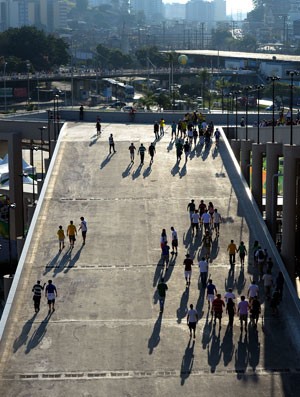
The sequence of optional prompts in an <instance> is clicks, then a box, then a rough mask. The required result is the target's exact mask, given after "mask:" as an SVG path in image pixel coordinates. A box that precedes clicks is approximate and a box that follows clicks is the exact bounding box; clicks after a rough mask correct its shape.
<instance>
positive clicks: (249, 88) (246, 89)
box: [245, 85, 252, 141]
mask: <svg viewBox="0 0 300 397" xmlns="http://www.w3.org/2000/svg"><path fill="white" fill-rule="evenodd" d="M250 90H252V87H251V85H249V86H247V87H245V91H246V141H248V106H249V91H250Z"/></svg>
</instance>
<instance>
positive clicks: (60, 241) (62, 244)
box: [57, 225, 65, 252]
mask: <svg viewBox="0 0 300 397" xmlns="http://www.w3.org/2000/svg"><path fill="white" fill-rule="evenodd" d="M57 236H58V249H59V252H61V250H62V249H64V248H65V232H64V230H63V227H62V226H61V225H60V226H58V231H57Z"/></svg>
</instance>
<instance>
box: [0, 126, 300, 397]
mask: <svg viewBox="0 0 300 397" xmlns="http://www.w3.org/2000/svg"><path fill="white" fill-rule="evenodd" d="M94 132H95V129H94V125H92V124H86V123H83V124H80V123H76V124H69V126H68V128H67V129H66V130H65V131H64V135H63V137H62V141H61V145H60V149H59V152H58V156H57V159H56V164H55V167H54V170H53V173H52V175H51V178H50V181H49V185H48V188H47V191H46V195H45V199H44V202H43V206H42V209H41V212H40V215H39V218H38V221H37V224H36V228H35V231H34V234H33V237H32V241H31V243H30V247H29V251H28V255H27V257H26V260H25V266H24V270H23V274H22V278H21V280H20V284H19V287H18V290H17V294H16V297H15V300H14V303H13V306H12V313H11V316H10V318H9V321H8V326H7V330H6V332H5V334H4V337H3V340H2V341H1V345H0V354H1V366H0V376H1V377H0V395H1V396H5V397H10V396H14V397H16V396H23V397H25V396H26V397H27V396H28V397H29V396H30V397H35V396H41V395H46V393H47V394H50V395H51V396H62V395H64V396H85V397H87V396H127V397H129V396H130V397H131V396H132V397H133V396H134V397H135V396H158V395H159V396H182V395H184V394H189V395H190V396H198V395H202V396H209V395H211V394H212V393H213V394H214V395H222V396H232V395H233V394H234V395H235V396H244V395H247V396H272V397H275V396H276V397H277V396H297V395H299V393H300V388H299V379H300V377H299V374H300V370H299V367H300V365H299V353H298V350H297V348H296V347H295V346H293V343H292V342H293V341H291V340H290V334H289V333H288V331H289V324H286V323H285V321H284V320H283V319H282V317H279V318H273V317H272V316H271V315H270V310H269V308H268V306H266V307H265V306H264V307H263V315H264V319H263V321H262V320H261V319H260V324H259V326H258V330H257V332H256V331H255V330H254V329H252V328H251V327H250V328H249V332H248V335H247V336H245V334H242V335H241V334H240V329H239V322H238V320H237V319H236V320H235V324H234V328H233V332H229V331H228V330H227V318H226V316H224V319H223V325H222V328H221V329H220V330H219V328H218V327H213V324H212V322H211V318H210V316H208V315H207V314H208V313H207V304H206V301H205V300H204V294H203V291H201V290H200V287H199V285H198V269H197V267H196V266H195V268H194V271H193V276H192V283H191V286H190V288H189V289H186V288H185V280H184V276H183V266H182V262H183V259H184V257H185V254H186V252H187V251H188V252H190V253H191V254H192V256H193V257H194V258H195V262H196V261H197V259H198V257H199V256H200V252H201V247H200V236H198V237H196V238H193V237H192V235H191V231H190V229H189V218H188V213H187V212H186V206H187V204H188V202H189V201H190V199H191V198H194V199H195V200H196V201H197V202H199V200H200V199H201V198H203V199H205V201H206V202H208V201H212V202H213V203H214V204H215V207H217V208H218V209H219V212H220V213H221V214H222V216H223V218H224V224H223V225H222V228H221V235H220V238H219V240H214V244H213V255H212V263H211V264H210V273H211V275H212V278H213V280H214V282H215V284H216V285H217V288H218V290H219V292H221V293H222V294H223V293H224V292H225V288H226V286H232V287H233V288H234V290H235V293H236V294H238V295H239V294H241V293H242V292H245V291H246V290H247V287H248V285H249V279H250V277H252V275H253V273H255V272H254V269H253V267H252V265H251V264H247V265H245V270H244V271H243V270H242V269H241V268H240V266H239V265H236V268H235V272H234V273H233V272H231V271H230V269H229V265H228V257H227V254H226V247H227V245H228V243H229V241H230V239H231V238H233V239H234V240H235V241H236V242H239V241H240V240H244V241H245V243H246V246H247V248H248V247H249V244H250V246H251V244H252V242H253V240H254V239H256V238H258V235H259V232H260V231H259V230H258V231H257V233H258V235H252V234H251V233H250V232H249V229H248V226H247V220H246V216H245V215H246V214H245V213H244V212H243V206H241V205H239V203H238V198H237V196H236V194H239V192H238V191H237V192H235V190H234V189H233V188H232V186H231V184H230V181H229V178H228V174H227V169H226V167H228V164H227V165H226V166H225V165H224V164H223V162H222V157H223V155H224V153H225V147H224V145H223V144H222V145H221V147H220V151H218V150H215V149H214V147H212V148H211V149H210V150H209V151H206V152H201V151H200V149H198V150H196V151H193V152H192V155H191V159H190V160H189V161H188V163H187V165H186V166H184V165H183V162H181V164H180V166H179V167H178V166H177V165H176V164H175V157H176V155H175V147H174V146H173V144H172V143H170V135H169V133H167V134H166V136H165V137H163V138H162V139H161V140H160V141H159V142H158V143H157V145H156V148H157V155H156V157H155V160H154V164H153V166H152V167H150V166H149V158H148V156H146V162H145V165H144V166H143V167H139V165H138V163H139V161H138V159H136V163H135V164H134V165H133V166H130V163H129V152H128V146H129V144H130V142H131V141H132V142H135V145H136V146H139V142H144V143H145V144H146V145H147V146H148V145H149V143H150V142H151V140H152V138H153V132H152V126H144V125H143V126H140V125H134V126H131V127H129V126H128V125H104V131H103V134H102V136H101V138H100V139H98V140H97V139H96V137H95V136H94ZM168 132H169V131H168ZM110 133H113V134H114V137H115V140H116V149H117V153H116V154H114V155H112V156H108V155H107V153H108V143H107V141H108V136H109V134H110ZM82 215H83V216H84V217H85V218H86V219H87V221H88V228H89V230H88V236H87V243H86V245H85V246H82V245H81V237H80V236H79V237H78V238H77V241H76V246H75V248H74V250H73V252H70V251H69V250H68V249H65V250H64V251H63V252H62V253H61V254H59V253H58V244H57V241H56V231H57V229H58V225H59V224H62V225H63V226H64V228H65V230H66V227H67V225H68V223H69V220H70V219H73V220H74V223H75V224H79V217H80V216H82ZM172 225H173V226H175V228H176V229H177V230H178V233H179V242H180V243H179V255H178V257H177V258H173V261H172V266H171V270H170V271H169V274H168V276H167V278H166V281H167V283H168V286H169V291H168V294H167V300H166V307H165V312H164V314H163V317H161V316H159V305H158V301H157V295H156V285H157V282H158V280H159V277H160V275H161V273H162V267H161V264H160V244H159V239H160V232H161V229H162V228H164V227H165V228H166V229H167V233H168V235H169V236H170V226H172ZM250 261H251V255H250ZM275 272H276V271H275ZM50 278H51V279H53V282H54V284H55V285H56V286H57V288H58V298H57V305H56V311H55V312H54V313H53V314H52V315H51V316H48V307H47V305H46V301H42V308H41V311H40V313H39V314H38V315H36V316H35V315H33V305H32V294H31V288H32V285H33V284H34V283H35V281H36V280H37V279H41V280H42V281H47V280H48V279H50ZM262 300H263V299H262ZM190 303H194V305H196V307H197V310H198V312H199V314H200V321H199V323H198V327H197V337H196V340H195V341H193V340H190V339H189V332H188V329H187V325H186V318H185V316H186V309H187V306H188V305H189V304H190ZM285 307H286V306H285ZM283 309H284V307H282V310H283Z"/></svg>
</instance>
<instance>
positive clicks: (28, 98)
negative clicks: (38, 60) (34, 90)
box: [26, 60, 30, 106]
mask: <svg viewBox="0 0 300 397" xmlns="http://www.w3.org/2000/svg"><path fill="white" fill-rule="evenodd" d="M26 67H27V105H28V106H29V102H30V83H29V72H30V61H28V60H27V61H26Z"/></svg>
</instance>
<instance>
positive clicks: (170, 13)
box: [165, 2, 185, 19]
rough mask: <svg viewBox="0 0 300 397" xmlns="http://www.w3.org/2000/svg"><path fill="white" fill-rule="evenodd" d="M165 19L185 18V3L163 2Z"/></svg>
mask: <svg viewBox="0 0 300 397" xmlns="http://www.w3.org/2000/svg"><path fill="white" fill-rule="evenodd" d="M165 18H166V19H185V4H181V3H176V2H174V3H171V4H165Z"/></svg>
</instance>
